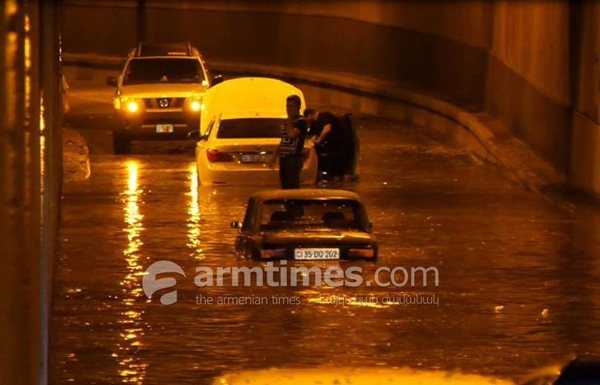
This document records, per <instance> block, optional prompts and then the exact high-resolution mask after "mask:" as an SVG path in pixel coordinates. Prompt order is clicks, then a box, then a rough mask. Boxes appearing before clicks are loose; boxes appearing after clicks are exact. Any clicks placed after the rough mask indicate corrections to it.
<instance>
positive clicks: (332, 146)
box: [304, 108, 348, 180]
mask: <svg viewBox="0 0 600 385" xmlns="http://www.w3.org/2000/svg"><path fill="white" fill-rule="evenodd" d="M304 115H305V116H306V119H307V121H308V123H309V132H308V136H309V137H312V138H313V142H314V143H315V149H316V151H317V156H318V158H319V177H320V178H321V179H325V180H327V179H331V178H335V177H343V176H344V175H345V174H346V172H347V167H346V163H347V159H346V158H347V156H348V154H347V153H348V151H347V149H346V147H347V146H346V142H347V138H346V133H345V132H344V127H343V124H342V123H341V122H340V119H339V118H338V117H337V116H335V115H334V114H333V113H331V112H329V111H322V112H317V111H316V110H315V109H312V108H310V109H306V111H305V113H304Z"/></svg>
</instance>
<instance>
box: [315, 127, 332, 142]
mask: <svg viewBox="0 0 600 385" xmlns="http://www.w3.org/2000/svg"><path fill="white" fill-rule="evenodd" d="M330 132H331V124H328V125H326V126H325V127H323V131H322V132H321V135H319V136H318V137H317V138H316V139H315V140H314V142H315V144H319V143H321V142H322V141H324V140H325V139H327V137H328V136H329V133H330Z"/></svg>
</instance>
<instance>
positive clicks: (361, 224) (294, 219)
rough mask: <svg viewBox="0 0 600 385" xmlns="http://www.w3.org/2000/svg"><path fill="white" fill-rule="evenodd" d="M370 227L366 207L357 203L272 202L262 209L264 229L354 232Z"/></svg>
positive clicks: (266, 203)
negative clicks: (344, 230) (310, 229)
mask: <svg viewBox="0 0 600 385" xmlns="http://www.w3.org/2000/svg"><path fill="white" fill-rule="evenodd" d="M366 227H367V219H366V214H365V212H364V208H363V206H362V205H361V204H360V203H359V202H357V201H354V200H348V199H330V200H300V199H294V200H289V199H288V200H271V201H265V202H263V205H262V208H261V210H260V229H261V230H275V229H277V230H282V229H290V230H294V229H307V228H317V229H352V230H359V231H364V230H365V229H366Z"/></svg>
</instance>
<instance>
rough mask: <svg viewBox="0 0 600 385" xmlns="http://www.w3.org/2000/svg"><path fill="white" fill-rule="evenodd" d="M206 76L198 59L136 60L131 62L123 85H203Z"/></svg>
mask: <svg viewBox="0 0 600 385" xmlns="http://www.w3.org/2000/svg"><path fill="white" fill-rule="evenodd" d="M202 80H204V74H203V72H202V68H201V67H200V63H199V62H198V60H196V59H187V58H185V59H184V58H164V59H163V58H161V59H134V60H131V61H130V62H129V66H128V67H127V71H126V72H125V78H124V80H123V84H126V85H131V84H144V83H201V82H202Z"/></svg>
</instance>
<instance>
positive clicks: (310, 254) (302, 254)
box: [294, 249, 340, 260]
mask: <svg viewBox="0 0 600 385" xmlns="http://www.w3.org/2000/svg"><path fill="white" fill-rule="evenodd" d="M294 259H298V260H315V259H340V249H296V250H294Z"/></svg>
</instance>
